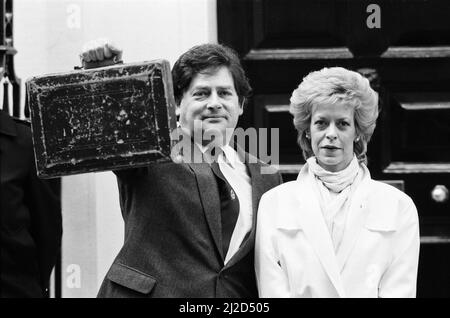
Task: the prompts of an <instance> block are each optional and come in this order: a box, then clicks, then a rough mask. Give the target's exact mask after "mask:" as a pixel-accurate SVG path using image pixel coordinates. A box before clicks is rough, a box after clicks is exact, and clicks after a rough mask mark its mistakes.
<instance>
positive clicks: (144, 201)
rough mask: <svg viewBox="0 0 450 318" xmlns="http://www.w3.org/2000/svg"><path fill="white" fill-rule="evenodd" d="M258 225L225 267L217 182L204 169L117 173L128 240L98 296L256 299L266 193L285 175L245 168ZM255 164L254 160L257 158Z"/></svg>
mask: <svg viewBox="0 0 450 318" xmlns="http://www.w3.org/2000/svg"><path fill="white" fill-rule="evenodd" d="M238 153H240V154H241V155H243V156H244V157H246V163H247V168H248V172H249V175H250V176H251V184H252V192H253V195H252V196H253V198H252V200H253V227H252V230H251V233H250V235H248V236H247V238H246V239H245V240H244V242H243V243H242V245H241V247H240V249H239V250H238V252H237V253H236V254H235V255H234V256H233V257H232V259H231V260H230V261H229V262H228V263H227V264H226V265H225V266H224V258H225V255H223V253H222V248H221V246H222V242H221V240H222V238H221V220H220V201H219V192H218V186H217V181H216V179H215V177H214V174H213V173H212V171H211V169H210V167H209V165H208V164H207V163H197V164H195V163H179V164H177V163H162V164H152V165H149V166H147V167H145V168H138V169H131V170H122V171H116V172H115V173H116V175H117V177H118V184H119V193H120V204H121V209H122V214H123V218H124V220H125V242H124V246H123V247H122V249H121V251H120V252H119V254H118V256H117V258H116V259H115V261H114V263H113V265H112V266H111V268H110V269H109V271H108V273H107V275H106V278H105V280H104V281H103V284H102V286H101V288H100V291H99V294H98V296H99V297H189V298H191V297H257V296H258V293H257V288H256V281H255V272H254V261H253V259H254V255H253V254H254V241H255V224H256V223H255V221H256V212H257V209H258V203H259V199H260V198H261V195H262V194H263V193H264V192H266V191H268V190H269V189H271V188H273V187H275V186H277V185H278V184H280V183H281V176H280V174H279V173H278V172H276V173H275V174H263V175H262V174H261V172H260V168H261V166H262V165H263V163H261V162H259V161H258V163H248V162H249V158H252V157H250V155H248V154H246V153H243V152H242V151H238ZM255 160H256V159H255Z"/></svg>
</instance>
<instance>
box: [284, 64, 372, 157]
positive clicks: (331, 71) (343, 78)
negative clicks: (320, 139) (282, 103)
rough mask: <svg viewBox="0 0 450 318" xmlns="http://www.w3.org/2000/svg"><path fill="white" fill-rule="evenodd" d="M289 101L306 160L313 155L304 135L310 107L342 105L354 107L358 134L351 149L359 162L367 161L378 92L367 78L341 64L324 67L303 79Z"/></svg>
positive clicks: (306, 133)
mask: <svg viewBox="0 0 450 318" xmlns="http://www.w3.org/2000/svg"><path fill="white" fill-rule="evenodd" d="M290 102H291V104H290V109H289V111H290V113H291V114H292V115H293V116H294V126H295V129H297V132H298V137H297V142H298V144H299V145H300V147H301V148H302V151H303V157H304V158H305V160H306V159H308V158H309V157H311V156H313V155H314V153H313V150H312V147H311V141H310V140H309V139H308V138H307V135H308V134H309V130H310V124H311V112H312V109H313V106H315V105H325V104H327V105H329V104H332V105H336V104H345V105H350V106H352V107H353V109H354V119H355V128H356V136H357V137H359V138H358V139H357V140H358V141H355V143H354V152H355V154H356V157H357V158H358V160H359V161H360V162H364V163H365V164H367V155H366V152H367V144H368V143H369V141H370V138H371V137H372V134H373V131H374V129H375V126H376V121H377V117H378V93H377V92H375V91H374V90H373V89H372V88H371V87H370V83H369V80H368V79H367V78H365V77H363V76H362V75H361V74H359V73H357V72H353V71H350V70H347V69H345V68H342V67H332V68H323V69H321V70H320V71H315V72H311V73H309V74H308V75H307V76H306V77H304V78H303V81H302V82H301V83H300V85H299V86H298V87H297V89H295V90H294V91H293V93H292V96H291V99H290Z"/></svg>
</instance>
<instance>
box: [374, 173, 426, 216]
mask: <svg viewBox="0 0 450 318" xmlns="http://www.w3.org/2000/svg"><path fill="white" fill-rule="evenodd" d="M370 184H371V186H370V189H369V192H368V193H369V199H370V206H371V207H372V209H371V210H372V212H373V213H372V214H374V215H372V216H375V217H376V218H378V219H379V220H378V221H377V222H375V223H380V222H381V221H382V220H383V219H385V220H389V219H390V220H391V221H394V223H395V224H397V225H400V224H401V223H404V222H409V221H408V220H410V221H413V222H417V218H418V215H417V208H416V206H415V204H414V201H413V200H412V198H411V197H410V196H409V195H407V194H406V193H405V192H403V191H401V190H399V189H397V188H395V187H394V186H392V185H389V184H387V183H385V182H382V181H376V180H372V182H371V183H370Z"/></svg>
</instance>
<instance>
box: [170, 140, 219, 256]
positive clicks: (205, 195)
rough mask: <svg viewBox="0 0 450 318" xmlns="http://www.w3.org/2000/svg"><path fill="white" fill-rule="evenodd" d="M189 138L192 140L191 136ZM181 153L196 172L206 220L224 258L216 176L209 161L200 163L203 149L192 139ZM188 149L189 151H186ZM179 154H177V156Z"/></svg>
mask: <svg viewBox="0 0 450 318" xmlns="http://www.w3.org/2000/svg"><path fill="white" fill-rule="evenodd" d="M184 138H189V139H187V140H189V141H191V139H190V137H189V136H187V137H186V136H185V137H184ZM181 150H183V151H181V152H180V153H179V155H181V156H182V161H183V162H184V163H186V164H187V165H188V166H189V167H190V168H191V170H192V171H193V172H194V175H195V178H196V180H197V186H198V192H199V196H200V200H201V203H202V206H203V211H204V213H205V218H206V222H207V224H208V226H209V229H210V231H211V236H212V238H213V241H214V244H215V246H216V249H217V252H218V253H219V255H220V256H221V258H222V260H224V259H225V256H224V255H223V251H222V224H221V220H220V198H219V195H218V193H219V190H218V187H217V181H216V177H215V176H214V173H213V172H212V170H211V167H210V166H209V164H208V163H198V162H199V161H201V160H202V153H201V150H200V149H199V148H198V147H197V145H196V144H195V143H193V142H192V141H191V143H190V144H185V145H184V148H182V149H181ZM186 150H187V151H186ZM176 156H177V154H175V157H176Z"/></svg>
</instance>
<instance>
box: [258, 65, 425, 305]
mask: <svg viewBox="0 0 450 318" xmlns="http://www.w3.org/2000/svg"><path fill="white" fill-rule="evenodd" d="M290 112H291V114H293V116H294V125H295V128H296V129H297V131H298V142H299V144H300V147H301V148H302V150H303V156H304V157H305V159H306V164H305V165H304V166H303V168H302V170H301V171H300V174H299V175H298V178H297V180H296V181H291V182H288V183H285V184H282V185H280V186H277V187H276V188H274V189H272V190H270V191H269V192H267V193H266V194H264V195H263V197H262V198H261V201H260V204H259V212H258V223H257V233H256V247H255V257H256V259H255V267H256V275H257V282H258V288H259V295H260V296H261V297H415V295H416V281H417V267H418V257H419V222H418V216H417V210H416V207H415V205H414V203H413V201H412V200H411V198H410V197H408V196H407V195H406V194H405V193H403V192H401V191H399V190H397V189H396V188H394V187H392V186H389V185H387V184H385V183H381V182H378V181H375V180H372V179H371V177H370V173H369V170H368V169H367V167H366V163H367V158H366V150H367V144H368V142H369V140H370V138H371V136H372V133H373V131H374V129H375V124H376V119H377V117H378V95H377V93H376V92H375V91H374V90H373V89H372V88H371V87H370V85H369V81H368V80H367V79H366V78H364V77H363V76H361V75H360V74H358V73H356V72H352V71H349V70H346V69H344V68H339V67H335V68H324V69H322V70H320V71H317V72H312V73H310V74H309V75H308V76H306V77H305V78H304V80H303V82H302V83H301V84H300V85H299V87H298V88H297V89H296V90H295V91H294V92H293V94H292V97H291V106H290Z"/></svg>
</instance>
